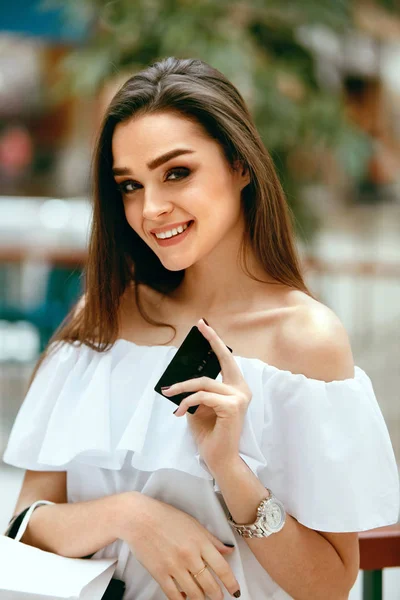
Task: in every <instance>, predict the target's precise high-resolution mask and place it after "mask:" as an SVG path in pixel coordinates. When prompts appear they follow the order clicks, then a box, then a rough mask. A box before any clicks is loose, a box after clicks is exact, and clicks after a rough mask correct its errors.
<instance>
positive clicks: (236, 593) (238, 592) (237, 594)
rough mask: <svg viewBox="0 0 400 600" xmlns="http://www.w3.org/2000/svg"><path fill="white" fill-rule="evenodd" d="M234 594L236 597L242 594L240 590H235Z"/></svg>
mask: <svg viewBox="0 0 400 600" xmlns="http://www.w3.org/2000/svg"><path fill="white" fill-rule="evenodd" d="M233 595H234V596H235V598H240V596H241V593H240V590H238V591H237V592H235V593H234V594H233Z"/></svg>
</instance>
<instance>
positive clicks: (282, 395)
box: [4, 340, 399, 600]
mask: <svg viewBox="0 0 400 600" xmlns="http://www.w3.org/2000/svg"><path fill="white" fill-rule="evenodd" d="M175 352H176V348H175V347H173V346H138V345H136V344H134V343H132V342H128V341H126V340H118V341H117V342H116V343H115V345H114V346H113V347H112V348H111V349H110V350H108V351H107V352H105V353H98V352H95V351H94V350H92V349H90V348H88V347H87V346H78V345H77V344H66V343H64V344H62V345H61V346H60V347H58V348H56V349H55V351H54V352H53V353H52V354H51V356H50V357H48V358H47V359H46V361H45V362H44V363H43V365H42V366H41V368H40V370H39V372H38V374H37V376H36V378H35V380H34V382H33V384H32V386H31V388H30V390H29V392H28V394H27V396H26V398H25V401H24V403H23V405H22V407H21V409H20V411H19V413H18V416H17V419H16V421H15V424H14V427H13V430H12V432H11V436H10V439H9V443H8V446H7V449H6V452H5V454H4V461H5V462H7V463H9V464H13V465H15V466H18V467H21V468H24V469H31V470H56V471H58V470H66V471H67V472H68V478H67V480H68V500H69V501H70V502H79V501H82V500H89V499H94V498H97V497H101V496H104V495H106V494H114V493H119V492H123V491H126V490H137V491H140V492H142V493H144V494H147V495H150V496H153V497H156V498H158V499H160V500H162V501H164V502H168V503H170V504H173V505H174V506H176V507H178V508H180V509H182V510H185V511H186V512H188V513H190V514H192V515H193V516H194V517H195V518H197V519H198V520H199V521H200V522H201V523H202V524H203V525H204V526H205V527H207V528H208V529H209V530H210V531H211V532H212V533H214V534H215V535H216V536H218V537H219V538H220V539H221V540H222V541H224V542H228V543H229V542H231V543H233V542H234V543H235V544H236V550H235V551H234V552H233V553H232V556H231V557H229V559H228V560H229V562H230V564H231V566H232V568H233V570H234V572H235V574H236V577H237V578H238V580H239V583H240V585H241V591H242V596H241V597H242V598H243V600H254V599H255V598H261V597H263V598H268V599H274V600H284V599H287V598H289V596H288V594H286V592H284V591H283V590H282V589H281V588H280V587H279V586H278V585H277V584H276V583H275V582H274V581H273V580H272V578H271V577H270V576H269V575H268V573H267V572H266V571H265V570H264V569H263V568H262V567H261V565H260V564H259V563H258V561H257V560H256V559H255V557H254V555H253V554H252V552H251V551H250V550H249V548H248V546H247V544H246V542H245V541H244V540H243V539H242V538H240V537H239V536H238V535H237V534H236V533H235V534H234V533H233V531H232V529H231V527H230V525H229V524H228V523H227V521H226V506H225V503H224V500H223V498H222V495H221V494H219V493H216V492H219V488H218V484H217V482H214V480H213V478H212V476H211V474H210V472H209V471H208V469H207V466H206V465H205V463H204V462H203V461H202V459H201V457H200V456H199V454H198V452H197V448H196V445H195V442H194V440H193V438H192V436H191V433H190V429H189V428H188V425H187V421H186V418H185V417H183V418H182V417H181V418H176V417H175V416H174V415H173V414H172V413H173V410H174V409H175V408H176V406H175V404H174V403H173V402H172V401H171V400H168V399H167V398H163V397H161V396H160V395H159V394H157V393H156V392H155V391H154V390H153V388H154V385H155V384H156V382H157V381H158V379H159V377H160V375H161V374H162V372H163V371H164V369H165V367H166V365H167V364H168V363H169V361H170V360H171V359H172V357H173V356H174V354H175ZM235 360H236V361H237V364H238V365H239V367H240V369H241V371H242V373H243V375H244V378H245V379H246V381H247V383H248V385H249V386H250V388H251V390H252V394H253V396H252V400H251V403H250V405H249V408H248V411H247V414H246V419H245V423H244V427H243V432H242V436H241V440H240V454H241V457H242V458H243V460H244V461H245V462H246V463H247V464H248V465H249V467H250V468H251V469H252V470H253V472H254V473H256V475H257V476H258V477H259V479H260V480H261V481H262V482H263V484H264V485H265V486H266V487H268V488H270V489H271V490H272V491H273V493H274V495H275V496H276V497H277V498H279V499H280V500H281V501H282V502H283V503H284V505H285V507H286V510H287V512H288V513H289V514H290V515H292V516H293V517H295V518H296V519H297V520H298V521H299V522H300V523H302V524H303V525H305V526H307V527H309V528H312V529H316V530H319V531H330V532H346V531H363V530H366V529H372V528H375V527H380V526H384V525H389V524H392V523H395V522H397V519H398V515H399V478H398V471H397V466H396V461H395V457H394V454H393V449H392V445H391V442H390V438H389V434H388V430H387V427H386V424H385V422H384V419H383V416H382V413H381V411H380V408H379V405H378V403H377V400H376V398H375V395H374V391H373V387H372V384H371V381H370V379H369V377H368V376H367V375H366V373H365V372H364V371H363V370H362V369H360V368H359V367H355V373H354V378H351V379H346V380H342V381H331V382H329V383H326V382H324V381H320V380H316V379H310V378H307V377H305V376H304V375H297V374H293V373H290V372H289V371H283V370H280V369H278V368H276V367H273V366H271V365H268V364H266V363H264V362H262V361H261V360H258V359H254V358H242V357H238V356H235ZM218 380H220V381H221V375H219V376H218ZM112 556H118V557H119V561H118V566H117V571H116V573H117V575H116V576H117V577H118V576H119V577H122V578H123V579H124V580H125V581H126V584H127V591H126V596H125V597H126V600H133V599H134V600H161V599H162V598H164V595H163V593H162V592H161V591H160V589H159V587H158V585H157V583H156V582H155V581H154V580H153V579H152V578H151V577H150V575H149V574H148V573H147V571H146V570H145V569H144V568H143V567H142V566H141V564H140V563H139V562H138V561H137V560H136V559H135V557H134V556H133V554H132V553H131V552H130V551H129V549H128V548H127V546H126V544H124V543H123V542H121V541H118V542H115V543H114V544H111V545H110V546H107V547H106V548H104V549H102V550H100V551H99V552H98V553H96V557H112ZM225 597H226V598H229V594H228V593H227V592H226V594H225Z"/></svg>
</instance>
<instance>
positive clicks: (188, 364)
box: [154, 325, 232, 414]
mask: <svg viewBox="0 0 400 600" xmlns="http://www.w3.org/2000/svg"><path fill="white" fill-rule="evenodd" d="M227 348H228V350H230V351H231V352H232V349H231V348H229V346H227ZM220 372H221V365H220V363H219V360H218V358H217V355H216V354H215V352H214V350H213V349H212V348H211V344H210V342H209V341H208V340H206V338H205V337H204V335H203V334H202V333H201V332H200V330H199V328H198V327H197V326H196V325H195V326H194V327H192V329H191V330H190V331H189V333H188V334H187V336H186V337H185V339H184V340H183V342H182V344H181V345H180V346H179V348H178V350H177V352H176V354H175V356H174V357H173V359H172V360H171V362H170V363H169V365H168V366H167V368H166V369H165V371H164V373H163V374H162V375H161V377H160V379H159V380H158V382H157V383H156V385H155V386H154V390H155V391H156V392H158V393H159V394H161V396H163V398H167V400H172V402H174V403H175V404H177V405H178V406H179V405H180V403H181V402H182V400H184V398H187V396H190V395H191V394H194V393H195V392H184V393H183V394H176V395H175V396H168V397H167V396H164V395H163V394H162V392H161V388H162V387H166V386H168V385H173V384H174V383H178V382H180V381H186V380H187V379H194V378H195V377H203V376H204V377H210V378H211V379H215V378H216V377H217V376H218V374H219V373H220ZM198 407H199V405H197V406H190V407H189V408H188V412H190V413H191V414H193V413H195V412H196V410H197V409H198Z"/></svg>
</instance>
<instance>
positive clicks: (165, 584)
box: [156, 577, 186, 600]
mask: <svg viewBox="0 0 400 600" xmlns="http://www.w3.org/2000/svg"><path fill="white" fill-rule="evenodd" d="M156 581H157V583H158V584H159V586H160V588H161V589H162V591H163V592H164V594H165V595H166V597H167V598H168V600H182V592H181V591H180V590H178V588H177V586H176V583H175V581H174V580H173V578H172V577H167V578H166V579H164V578H162V580H158V579H157V580H156ZM184 598H186V594H185V596H184Z"/></svg>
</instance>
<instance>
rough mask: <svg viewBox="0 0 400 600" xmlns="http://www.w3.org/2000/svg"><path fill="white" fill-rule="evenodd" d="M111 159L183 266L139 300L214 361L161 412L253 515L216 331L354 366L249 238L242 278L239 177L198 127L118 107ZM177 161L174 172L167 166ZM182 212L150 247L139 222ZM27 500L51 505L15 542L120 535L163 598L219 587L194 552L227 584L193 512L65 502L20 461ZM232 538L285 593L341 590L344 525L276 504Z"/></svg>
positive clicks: (166, 251)
mask: <svg viewBox="0 0 400 600" xmlns="http://www.w3.org/2000/svg"><path fill="white" fill-rule="evenodd" d="M176 148H186V149H190V150H192V151H193V152H192V153H191V154H185V155H182V156H180V157H176V158H174V159H171V160H169V162H168V163H165V164H163V165H161V164H159V165H158V166H157V168H155V169H150V168H149V167H148V166H147V163H148V162H150V161H153V160H154V159H156V158H157V157H159V156H160V155H162V154H164V153H165V152H169V151H170V150H174V149H176ZM113 158H114V167H115V168H116V169H118V170H119V171H118V174H116V177H115V179H116V184H117V185H121V184H123V187H124V191H123V193H122V198H123V202H124V207H125V214H126V217H127V220H128V222H129V224H130V226H131V227H132V228H133V229H134V230H135V231H136V232H137V233H138V235H140V236H141V237H142V239H143V240H145V241H146V243H148V244H149V246H150V247H151V248H152V249H153V250H154V252H155V253H156V254H157V256H158V257H159V258H160V260H161V262H162V263H163V264H164V266H165V267H166V268H167V269H170V270H180V269H185V278H184V281H183V283H182V284H181V286H180V287H179V288H178V290H176V292H174V294H172V295H171V296H170V297H169V298H168V300H167V301H165V302H164V303H163V304H162V305H160V304H159V303H157V302H158V299H157V302H154V303H153V301H154V300H155V295H154V294H150V295H149V292H148V291H147V292H146V293H147V296H146V299H147V300H149V299H150V300H151V302H150V304H152V303H153V305H154V306H156V305H157V313H156V315H155V316H156V317H158V318H159V319H161V320H162V319H165V320H166V321H168V322H173V321H174V319H175V323H174V324H175V325H176V326H177V329H178V332H177V340H176V345H179V342H180V341H181V340H182V339H183V337H184V335H186V333H187V330H188V324H190V326H191V325H193V324H194V323H196V322H197V325H198V327H199V330H200V331H201V332H202V334H203V335H204V336H205V337H206V338H207V339H208V340H209V341H210V343H211V345H212V347H213V348H214V350H215V352H216V354H217V356H218V357H219V360H220V363H221V366H222V375H223V381H222V382H221V383H220V382H215V381H214V380H212V381H211V380H210V381H203V380H202V379H197V380H195V381H193V380H190V381H188V382H182V383H180V384H177V385H176V386H173V388H172V389H171V390H170V392H169V393H170V395H173V394H174V393H179V392H180V391H184V390H186V391H194V392H196V394H193V395H192V396H190V397H189V399H187V401H185V402H184V403H182V404H181V406H180V408H179V410H178V411H177V413H176V414H175V416H173V415H172V414H171V418H185V419H188V422H189V425H190V427H191V429H192V433H193V436H194V439H195V440H196V443H197V445H198V448H199V452H200V454H201V455H202V457H203V458H204V459H205V461H206V463H207V465H208V467H209V469H210V471H211V472H212V473H213V475H214V477H215V479H216V480H217V481H218V484H219V486H220V488H221V491H222V496H223V498H224V500H225V502H226V504H227V507H228V509H229V511H230V513H231V514H232V516H233V519H234V520H235V521H236V522H237V523H249V522H252V521H254V519H255V509H256V507H257V505H258V503H259V502H260V500H261V499H262V498H264V497H265V488H264V486H263V484H262V483H261V482H260V481H259V479H258V478H257V477H256V476H255V475H254V473H253V472H252V471H251V470H250V469H249V468H248V467H247V465H246V464H245V463H244V462H243V461H242V460H241V458H240V456H239V453H238V449H239V439H240V432H241V430H242V426H243V419H244V415H245V412H246V409H247V406H248V403H249V402H250V401H251V390H250V389H249V387H248V386H247V384H246V382H245V381H244V379H243V377H242V375H241V372H240V370H239V369H238V368H237V365H236V362H235V360H234V358H233V356H232V355H231V353H230V352H229V351H227V350H226V348H225V343H227V344H228V345H230V346H231V347H233V348H234V349H235V354H236V353H237V354H239V355H242V356H246V355H248V356H253V357H258V358H260V359H261V360H264V361H265V362H269V363H270V364H271V365H275V366H277V367H278V368H280V369H287V370H289V371H291V372H293V373H302V374H304V375H306V376H307V377H310V378H314V379H321V380H324V381H331V380H333V379H345V378H347V377H353V375H354V365H353V360H352V354H351V349H350V345H349V342H348V338H347V334H346V332H345V330H344V329H343V327H342V325H341V323H340V321H339V319H338V318H337V317H336V315H334V314H333V312H332V311H331V310H330V309H328V308H327V307H325V306H324V305H322V304H321V303H319V302H317V301H315V300H313V299H311V298H310V297H309V296H308V295H307V294H304V293H302V292H299V291H298V290H293V289H290V288H288V287H285V286H281V285H276V282H274V281H272V280H271V279H269V278H268V276H267V275H266V274H265V272H264V269H263V267H262V265H259V264H258V263H257V260H256V258H255V256H254V255H253V254H252V252H251V250H250V249H248V265H249V268H250V269H251V271H252V273H253V274H254V275H255V276H257V277H258V278H260V279H263V280H264V281H265V282H266V283H259V282H254V281H253V280H252V279H251V278H249V277H248V275H246V274H245V273H244V272H243V271H242V269H241V267H240V265H239V263H238V260H237V255H238V250H239V246H240V241H241V238H242V234H243V231H244V219H243V215H242V212H241V203H240V194H241V190H242V189H243V188H244V186H245V185H247V183H248V181H249V179H248V175H247V173H246V172H245V171H244V170H243V168H242V166H241V165H240V164H237V165H235V167H236V168H234V169H232V168H231V166H230V165H229V164H228V163H227V161H226V160H225V157H224V155H223V153H222V151H221V149H220V147H219V145H218V144H217V143H216V142H215V141H214V140H211V139H209V138H208V137H207V136H206V135H205V134H204V132H203V131H202V129H201V127H199V126H198V125H196V124H194V123H193V122H190V121H188V120H187V119H184V118H182V117H180V116H178V115H176V114H172V113H163V114H157V115H147V116H142V117H138V118H136V119H131V120H130V121H128V122H126V123H121V124H119V125H118V126H117V127H116V130H115V133H114V137H113ZM177 167H181V169H180V171H176V172H172V171H171V170H172V169H173V168H175V169H177ZM182 167H185V169H190V170H191V174H190V175H188V177H180V176H179V175H178V173H180V174H182V173H184V171H183V169H182ZM121 169H123V170H124V171H123V172H121ZM185 173H187V172H185ZM133 190H136V191H133ZM191 219H193V220H194V226H193V230H192V231H191V232H190V234H189V235H188V236H187V239H186V240H185V241H184V242H182V243H181V244H177V245H175V246H170V247H161V246H159V245H158V244H157V242H156V240H155V239H154V237H153V236H152V235H151V234H150V229H152V228H155V227H162V226H164V225H168V224H171V223H176V222H180V221H186V220H191ZM204 307H206V314H205V315H204V314H203V313H204ZM123 308H124V309H126V310H125V320H124V319H122V328H121V332H120V334H121V335H122V336H123V337H126V338H129V337H130V334H131V332H134V335H135V336H138V335H141V336H142V340H143V343H145V344H146V343H159V342H158V340H157V338H156V335H159V333H158V332H159V329H157V330H156V328H154V327H153V328H151V329H150V328H149V327H148V326H146V327H147V328H146V329H144V325H143V323H142V322H140V321H139V320H137V316H136V314H135V310H134V307H133V305H132V303H131V302H128V303H126V304H125V306H124V307H123ZM202 316H206V317H207V319H209V320H210V321H211V319H213V321H211V322H214V320H215V322H216V323H218V333H217V332H216V331H215V329H213V327H207V325H205V324H204V323H203V322H202V321H198V319H199V318H200V317H202ZM177 319H178V320H177ZM136 339H137V338H136ZM222 340H224V342H225V343H224V342H223V341H222ZM205 379H207V378H205ZM166 395H168V394H166ZM195 395H196V398H195ZM191 402H192V403H194V404H200V405H201V406H200V408H199V409H198V411H197V412H196V414H195V415H190V414H187V409H188V407H189V406H190V403H191ZM37 499H48V500H52V501H53V502H55V503H56V504H55V505H54V506H42V507H40V508H38V509H37V510H36V511H35V512H34V514H33V516H32V518H31V521H30V524H29V526H28V529H27V531H26V533H25V535H24V538H23V541H24V542H26V543H31V544H32V545H35V546H37V547H40V548H43V549H46V550H49V551H51V552H56V553H59V554H61V555H63V556H74V557H79V556H86V555H87V554H90V553H92V552H95V551H96V550H98V549H99V548H103V547H104V546H106V545H107V544H110V543H111V542H113V541H114V540H116V539H123V540H124V541H126V542H127V543H128V544H129V545H130V546H131V547H132V549H133V551H134V552H135V554H136V556H140V557H141V562H142V564H143V566H144V567H145V568H146V569H147V570H148V571H149V572H150V573H151V575H152V576H153V577H154V578H155V579H156V580H157V581H158V582H159V584H160V586H161V587H162V589H163V591H164V593H165V594H166V596H167V598H168V599H169V600H178V598H181V597H182V596H184V597H186V595H187V597H189V598H191V600H204V598H205V596H207V597H208V598H210V599H211V600H221V598H222V597H223V594H222V589H221V587H220V586H219V585H218V584H217V582H216V580H215V579H214V577H213V576H212V574H211V570H210V569H206V570H205V571H202V572H201V574H200V575H199V577H198V578H197V580H196V581H195V580H194V579H193V577H192V576H191V574H194V573H197V572H199V571H200V570H202V568H203V566H204V564H205V563H208V564H209V565H210V566H211V568H212V570H213V571H214V572H215V573H217V574H218V576H219V579H220V580H221V581H222V583H223V585H224V587H225V588H226V589H227V590H228V592H229V593H230V594H231V595H233V594H234V593H235V591H236V590H237V589H238V582H237V581H236V578H235V575H234V573H233V572H232V570H231V568H230V566H229V564H228V562H227V561H226V560H225V558H224V556H227V555H228V554H229V553H231V552H235V551H236V549H233V550H230V549H228V548H226V547H224V546H223V544H222V542H221V541H220V540H218V539H217V538H215V537H214V536H212V534H211V533H210V532H208V530H207V529H205V528H204V527H203V526H202V525H201V524H200V523H199V522H197V521H196V520H195V519H193V518H191V517H190V516H189V515H187V514H186V513H185V512H183V511H179V510H177V509H176V508H174V507H173V506H170V505H168V504H164V503H161V502H159V501H157V500H155V499H153V498H149V497H146V496H144V495H142V494H140V493H137V492H127V493H124V494H116V495H114V496H109V497H104V498H97V499H94V500H93V501H90V502H76V503H68V502H67V495H66V480H65V473H57V472H48V473H47V472H38V473H36V472H32V471H27V473H26V477H25V480H24V484H23V487H22V490H21V494H20V497H19V499H18V504H17V507H16V513H18V512H19V511H20V510H22V509H23V508H25V507H26V506H28V505H29V504H31V503H32V502H34V501H35V500H37ZM155 504H157V506H156V509H154V505H155ZM99 524H100V526H99ZM245 539H246V543H247V544H248V546H249V548H250V550H251V551H252V552H253V553H254V555H255V556H256V558H257V560H258V561H259V563H260V564H261V565H262V567H263V568H264V569H265V570H266V571H267V572H268V573H269V574H270V576H271V577H272V578H273V579H274V580H275V581H276V582H277V583H278V584H279V585H280V586H281V587H282V588H283V589H284V590H286V591H287V592H288V593H289V595H290V596H291V597H293V598H296V600H303V599H304V600H310V598H315V599H317V598H323V599H324V600H345V599H346V598H347V597H348V592H349V590H350V588H351V587H352V585H353V583H354V581H355V578H356V577H357V573H358V561H359V557H358V536H357V533H339V534H338V533H329V532H318V531H314V530H312V529H308V528H307V527H304V526H303V525H301V524H300V523H298V522H297V521H296V519H294V518H293V517H292V516H290V515H287V520H286V523H285V526H284V527H283V529H282V530H281V531H280V532H279V533H277V534H274V535H272V536H269V537H268V538H262V539H248V538H245ZM160 548H162V549H163V552H160ZM299 548H301V552H299V550H298V549H299ZM178 586H179V587H178ZM179 589H180V590H184V593H182V594H181V592H180V591H179Z"/></svg>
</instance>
